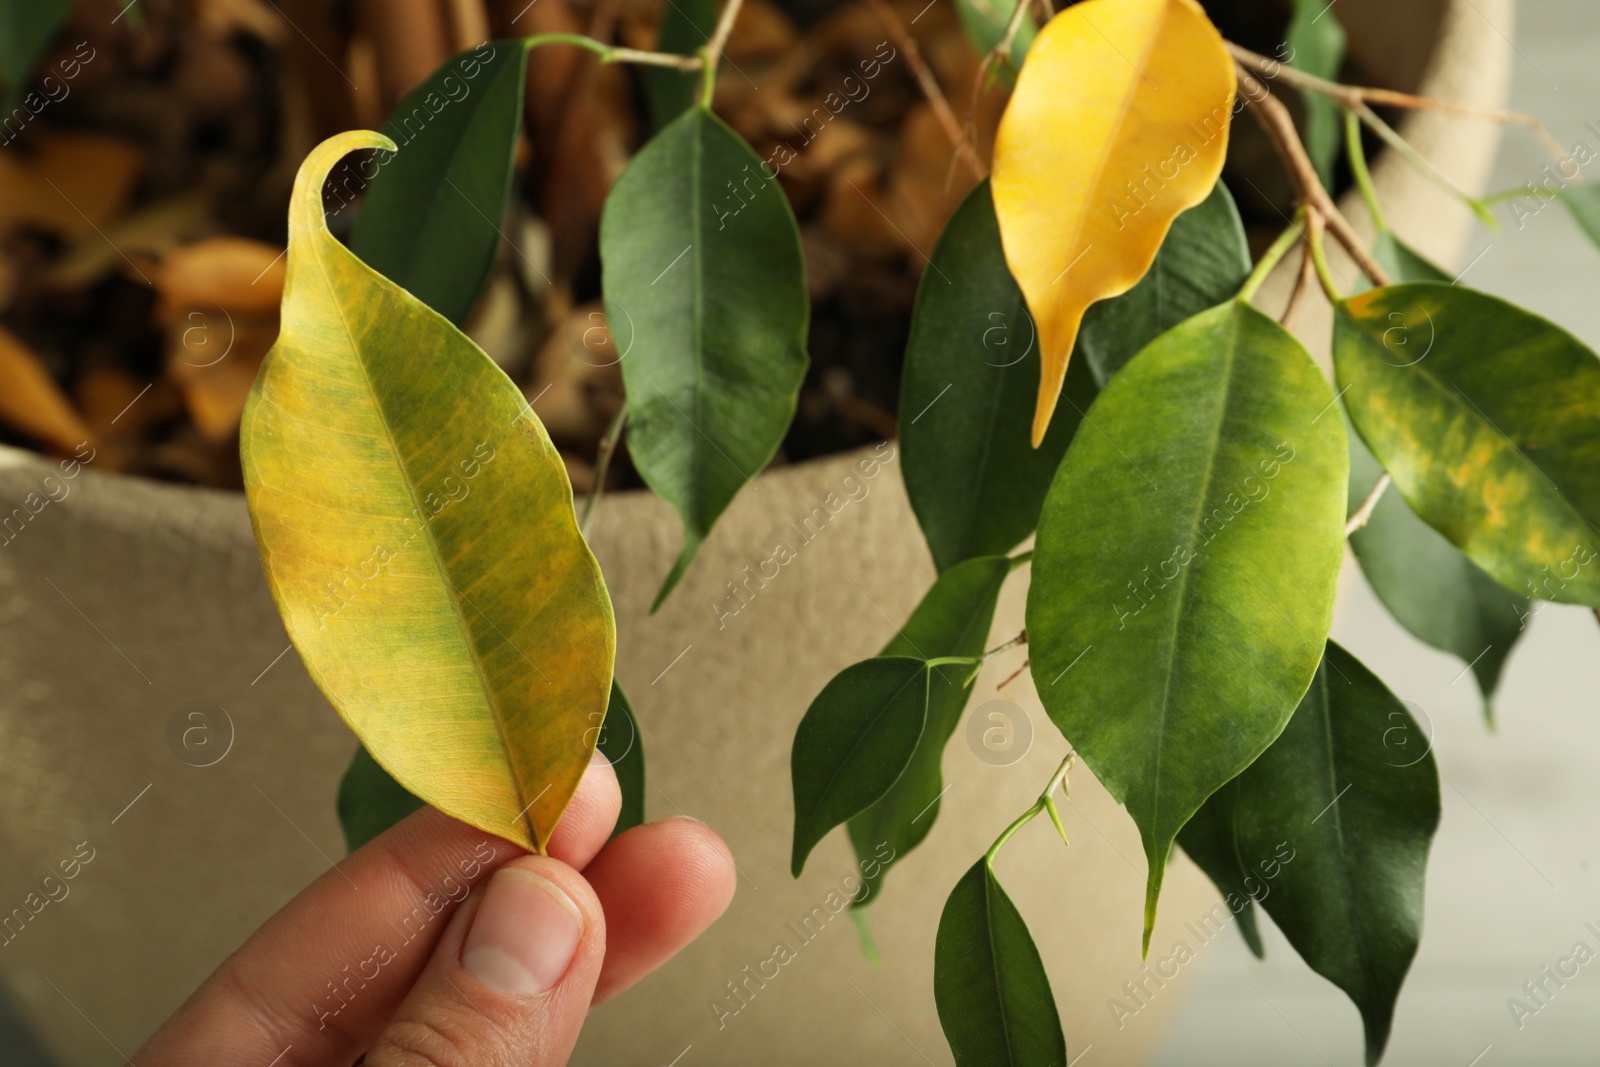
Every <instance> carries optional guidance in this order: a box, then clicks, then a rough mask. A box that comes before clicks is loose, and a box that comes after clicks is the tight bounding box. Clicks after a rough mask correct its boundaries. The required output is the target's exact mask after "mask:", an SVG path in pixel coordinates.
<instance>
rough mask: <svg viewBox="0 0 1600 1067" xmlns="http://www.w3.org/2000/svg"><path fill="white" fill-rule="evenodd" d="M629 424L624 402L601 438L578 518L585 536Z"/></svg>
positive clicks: (580, 529) (580, 531) (626, 407)
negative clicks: (625, 428) (591, 482)
mask: <svg viewBox="0 0 1600 1067" xmlns="http://www.w3.org/2000/svg"><path fill="white" fill-rule="evenodd" d="M627 424H628V405H627V404H626V403H624V404H622V405H620V406H619V407H618V408H617V413H616V414H615V415H613V416H612V417H611V423H610V425H608V426H607V427H606V432H605V436H604V437H602V438H600V455H599V456H598V457H597V458H596V460H595V464H594V484H593V485H591V486H590V487H589V496H588V498H587V499H586V500H584V502H583V518H581V519H579V520H578V532H579V533H581V534H583V535H584V536H585V537H588V536H589V517H590V516H591V515H593V514H594V506H595V505H596V504H598V503H599V502H600V493H601V492H602V490H603V489H604V488H605V484H606V472H607V471H609V470H610V469H611V457H612V456H613V455H615V454H616V451H617V442H618V441H620V440H622V428H623V427H624V426H626V425H627Z"/></svg>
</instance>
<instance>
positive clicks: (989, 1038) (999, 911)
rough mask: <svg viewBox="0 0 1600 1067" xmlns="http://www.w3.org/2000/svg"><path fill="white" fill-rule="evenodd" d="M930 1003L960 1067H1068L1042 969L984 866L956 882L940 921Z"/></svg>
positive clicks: (1018, 919)
mask: <svg viewBox="0 0 1600 1067" xmlns="http://www.w3.org/2000/svg"><path fill="white" fill-rule="evenodd" d="M933 998H934V1002H935V1004H937V1006H938V1008H939V1025H940V1026H942V1027H943V1028H944V1036H945V1040H946V1041H948V1042H950V1051H951V1052H952V1053H953V1054H954V1055H955V1060H956V1064H957V1067H1065V1064H1066V1062H1067V1040H1066V1038H1065V1037H1064V1036H1063V1035H1062V1032H1061V1017H1060V1016H1059V1015H1058V1014H1057V1013H1056V1002H1055V998H1054V997H1053V996H1052V995H1051V993H1050V979H1049V977H1048V976H1047V975H1046V974H1045V971H1044V962H1043V961H1042V960H1041V959H1040V958H1039V950H1038V948H1037V947H1035V945H1034V943H1033V937H1032V936H1031V935H1030V934H1029V933H1028V925H1027V924H1026V923H1025V922H1023V921H1022V915H1021V914H1020V913H1018V911H1017V908H1016V905H1015V904H1013V903H1011V898H1010V897H1008V896H1006V891H1005V890H1004V889H1003V888H1001V886H1000V882H999V880H998V879H996V878H995V876H994V870H993V869H992V868H991V867H990V866H989V861H988V860H987V859H981V860H979V861H978V862H977V863H975V864H973V865H972V868H971V869H970V870H969V871H967V873H966V874H964V875H962V876H961V881H959V882H957V883H956V887H955V888H954V889H953V890H951V891H950V899H949V900H947V901H945V905H944V913H943V914H942V915H940V916H939V934H938V937H937V939H936V940H935V942H934V949H933Z"/></svg>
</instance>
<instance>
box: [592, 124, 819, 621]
mask: <svg viewBox="0 0 1600 1067" xmlns="http://www.w3.org/2000/svg"><path fill="white" fill-rule="evenodd" d="M600 259H601V263H602V265H603V269H604V289H605V299H606V315H607V318H608V319H609V321H610V323H611V335H612V337H613V338H616V340H617V345H618V349H619V351H621V352H622V354H623V359H622V377H623V382H624V384H625V385H626V387H627V391H628V451H629V454H630V455H631V456H632V457H633V461H634V464H635V465H636V466H637V467H638V469H639V473H640V474H641V475H642V476H643V477H644V480H645V482H646V483H648V484H649V486H650V488H652V489H654V490H655V491H656V492H657V493H659V494H661V496H662V497H664V498H665V499H666V500H667V501H668V502H669V503H671V504H672V506H673V507H675V508H677V509H678V511H679V513H680V514H682V516H683V525H684V541H683V550H682V552H681V554H680V555H679V557H678V562H677V563H676V564H675V565H674V566H673V568H672V572H671V573H670V574H669V575H668V576H667V579H666V581H665V582H664V583H663V584H662V586H661V591H660V593H658V594H657V595H656V601H655V605H654V607H660V606H661V602H662V601H663V600H665V599H666V597H667V594H668V593H670V592H671V591H672V588H673V586H675V585H677V583H678V579H680V578H681V577H683V573H684V571H686V570H688V568H689V564H690V563H691V562H692V561H693V560H694V556H695V553H696V552H697V551H699V548H700V544H701V543H702V542H703V541H704V540H705V538H706V535H707V534H708V533H709V532H710V530H711V526H712V524H713V523H715V522H716V520H717V517H718V516H720V515H721V514H722V512H723V510H724V509H725V508H727V506H728V503H729V501H731V500H732V499H733V497H734V494H735V493H737V492H738V491H739V490H740V489H742V488H743V487H744V486H745V485H746V484H747V483H749V482H750V480H751V479H752V478H754V477H755V476H756V475H757V474H759V473H760V472H761V468H763V467H764V466H766V464H767V461H768V460H770V459H771V458H772V456H773V453H775V452H776V451H777V450H778V445H779V444H781V443H782V442H783V435H784V433H785V432H786V431H787V430H788V427H789V421H790V420H791V419H792V418H793V417H794V409H795V403H796V399H797V398H798V396H799V391H800V383H801V381H802V380H803V379H804V377H805V372H806V365H807V359H806V351H805V338H806V324H807V318H808V315H809V313H810V308H809V305H808V303H807V299H806V283H805V270H804V267H803V266H802V263H801V257H800V231H799V229H798V228H797V226H796V225H795V220H794V212H793V211H791V210H790V209H789V202H788V200H787V199H785V197H784V195H783V191H782V190H781V189H780V188H779V187H778V184H777V182H775V181H771V180H768V179H767V178H766V177H765V176H764V171H763V170H762V165H761V161H760V159H758V158H757V156H756V154H755V152H754V151H752V150H751V148H750V146H749V145H747V144H745V143H744V141H742V140H740V138H739V135H738V134H736V133H734V132H733V131H732V130H731V129H729V128H728V126H727V125H726V124H725V123H723V121H722V120H721V119H719V118H717V117H716V116H714V115H712V114H711V113H710V112H709V111H707V110H705V109H704V108H701V107H695V108H691V109H690V110H689V111H687V112H686V113H684V114H683V115H681V116H680V117H678V118H677V119H675V120H674V121H673V122H672V124H671V125H669V126H668V127H667V128H666V129H664V130H662V131H661V132H660V133H659V134H657V135H656V136H655V138H654V139H653V140H651V141H650V143H649V144H647V145H645V147H644V149H643V150H642V151H641V152H640V153H639V154H638V155H637V156H635V157H634V159H633V162H631V163H630V164H628V169H627V170H625V171H624V172H623V173H622V177H621V178H619V179H618V180H617V184H616V185H615V186H614V187H613V188H612V190H611V194H610V196H609V197H607V199H606V206H605V212H604V214H603V216H602V217H601V220H600ZM652 610H654V608H652Z"/></svg>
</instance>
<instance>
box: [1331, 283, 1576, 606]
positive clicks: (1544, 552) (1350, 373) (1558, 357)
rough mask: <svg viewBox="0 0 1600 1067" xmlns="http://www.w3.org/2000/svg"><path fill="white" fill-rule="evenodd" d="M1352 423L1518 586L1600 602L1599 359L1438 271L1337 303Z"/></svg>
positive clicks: (1448, 532) (1469, 546)
mask: <svg viewBox="0 0 1600 1067" xmlns="http://www.w3.org/2000/svg"><path fill="white" fill-rule="evenodd" d="M1333 364H1334V370H1335V371H1336V372H1337V373H1338V377H1339V387H1340V391H1341V393H1342V395H1343V397H1344V403H1345V406H1346V408H1347V409H1348V410H1349V412H1350V421H1351V422H1352V423H1354V424H1355V427H1356V429H1357V430H1358V431H1359V432H1360V434H1361V437H1362V439H1363V440H1364V441H1365V442H1366V443H1367V447H1368V448H1370V449H1371V450H1372V454H1373V455H1374V456H1376V457H1377V459H1378V462H1380V463H1382V464H1383V466H1384V468H1385V469H1386V470H1388V471H1389V473H1390V474H1391V475H1392V476H1393V477H1394V484H1395V488H1396V489H1398V490H1400V494H1401V496H1403V497H1404V498H1405V502H1406V503H1407V504H1408V505H1410V507H1411V510H1412V511H1414V512H1416V514H1417V516H1418V517H1419V518H1421V519H1422V520H1423V521H1424V522H1426V523H1427V524H1428V525H1429V526H1432V527H1433V528H1434V529H1435V530H1437V531H1439V532H1440V533H1441V534H1443V535H1444V536H1445V538H1446V539H1448V540H1449V541H1450V543H1451V544H1453V545H1455V546H1456V547H1457V548H1459V549H1460V550H1461V551H1462V552H1464V553H1465V554H1466V556H1467V558H1468V559H1470V560H1472V562H1474V563H1476V564H1477V565H1478V566H1479V567H1481V568H1483V569H1484V570H1485V571H1487V572H1488V574H1489V576H1490V577H1492V578H1494V580H1495V581H1497V582H1499V583H1500V584H1501V585H1504V586H1505V587H1506V588H1508V589H1511V590H1514V591H1516V592H1519V593H1524V594H1526V595H1528V596H1532V597H1538V598H1539V599H1542V600H1554V601H1559V602H1561V603H1564V604H1582V605H1584V606H1586V607H1600V566H1597V565H1596V561H1597V559H1600V532H1597V527H1596V524H1600V473H1597V472H1600V359H1597V358H1596V356H1595V353H1594V352H1593V351H1591V350H1590V349H1589V348H1588V347H1586V346H1585V345H1584V344H1583V343H1582V342H1581V341H1579V340H1578V339H1577V338H1575V337H1573V336H1572V335H1571V334H1569V333H1567V332H1566V331H1565V330H1562V329H1561V328H1560V327H1558V326H1556V325H1554V324H1552V323H1550V322H1548V321H1546V320H1544V319H1541V318H1539V317H1538V316H1537V315H1533V314H1530V313H1528V312H1526V311H1523V310H1522V309H1520V308H1517V307H1514V306H1512V305H1511V304H1508V303H1506V302H1505V301H1503V300H1498V299H1496V298H1494V297H1492V296H1486V295H1484V294H1483V293H1477V292H1473V291H1472V290H1470V289H1463V288H1461V287H1460V286H1454V285H1443V284H1439V283H1435V282H1407V283H1404V284H1401V285H1390V286H1386V287H1384V288H1382V289H1374V290H1372V291H1371V292H1368V293H1362V294H1361V295H1360V296H1353V297H1351V298H1350V299H1348V300H1344V301H1341V302H1340V303H1339V304H1338V305H1336V307H1335V311H1334V328H1333Z"/></svg>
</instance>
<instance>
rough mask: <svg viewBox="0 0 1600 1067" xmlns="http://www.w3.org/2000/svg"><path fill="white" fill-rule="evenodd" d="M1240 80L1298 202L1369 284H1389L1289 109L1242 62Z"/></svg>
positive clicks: (1385, 272)
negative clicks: (1319, 220)
mask: <svg viewBox="0 0 1600 1067" xmlns="http://www.w3.org/2000/svg"><path fill="white" fill-rule="evenodd" d="M1285 69H1287V68H1285ZM1239 81H1240V86H1241V89H1242V90H1243V92H1244V96H1245V98H1246V99H1247V100H1248V101H1249V102H1250V107H1251V109H1252V110H1253V111H1254V112H1255V116H1256V120H1257V121H1258V122H1260V123H1261V128H1262V129H1263V130H1265V131H1266V134H1267V137H1268V139H1270V140H1271V141H1272V145H1273V147H1274V148H1275V149H1277V152H1278V155H1279V157H1280V158H1281V159H1282V160H1283V163H1284V166H1285V168H1286V169H1287V170H1288V172H1289V180H1290V182H1291V183H1293V185H1294V188H1295V192H1296V195H1297V196H1298V197H1299V200H1300V202H1301V203H1302V204H1304V205H1305V206H1306V207H1307V208H1309V209H1311V210H1312V211H1314V212H1316V213H1317V214H1319V215H1321V216H1322V221H1323V222H1325V223H1326V224H1327V228H1328V232H1329V233H1331V234H1333V237H1334V240H1336V241H1338V242H1339V243H1340V244H1341V245H1343V246H1344V249H1345V251H1347V252H1349V253H1350V258H1352V259H1354V260H1355V262H1356V266H1358V267H1360V268H1361V271H1362V273H1363V274H1365V275H1366V276H1367V277H1368V278H1371V279H1372V284H1374V285H1380V286H1382V285H1388V284H1389V274H1388V272H1387V271H1385V270H1384V269H1383V268H1382V267H1381V266H1379V265H1378V261H1377V260H1375V259H1373V258H1372V253H1371V252H1369V251H1367V246H1366V245H1364V244H1362V242H1361V238H1360V237H1358V236H1357V235H1356V231H1355V228H1354V227H1353V226H1351V225H1350V220H1349V219H1347V218H1345V217H1344V213H1343V212H1341V211H1340V210H1339V206H1338V205H1337V204H1335V203H1334V202H1333V198H1332V197H1331V196H1329V195H1328V190H1326V189H1324V188H1323V187H1322V181H1321V179H1319V178H1318V177H1317V170H1316V168H1315V167H1314V166H1312V165H1311V158H1310V157H1309V156H1307V155H1306V148H1305V145H1304V144H1302V143H1301V141H1300V134H1299V133H1297V132H1296V131H1295V128H1294V119H1293V118H1292V117H1290V115H1289V109H1288V108H1287V107H1285V106H1284V104H1283V101H1282V100H1279V99H1278V98H1277V97H1276V96H1273V95H1272V92H1271V90H1269V89H1268V88H1267V87H1266V86H1265V85H1263V84H1262V83H1261V82H1260V81H1259V80H1258V79H1257V78H1256V76H1255V75H1254V74H1253V73H1252V72H1251V70H1250V68H1249V67H1246V66H1245V65H1244V64H1242V63H1241V64H1240V65H1239Z"/></svg>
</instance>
